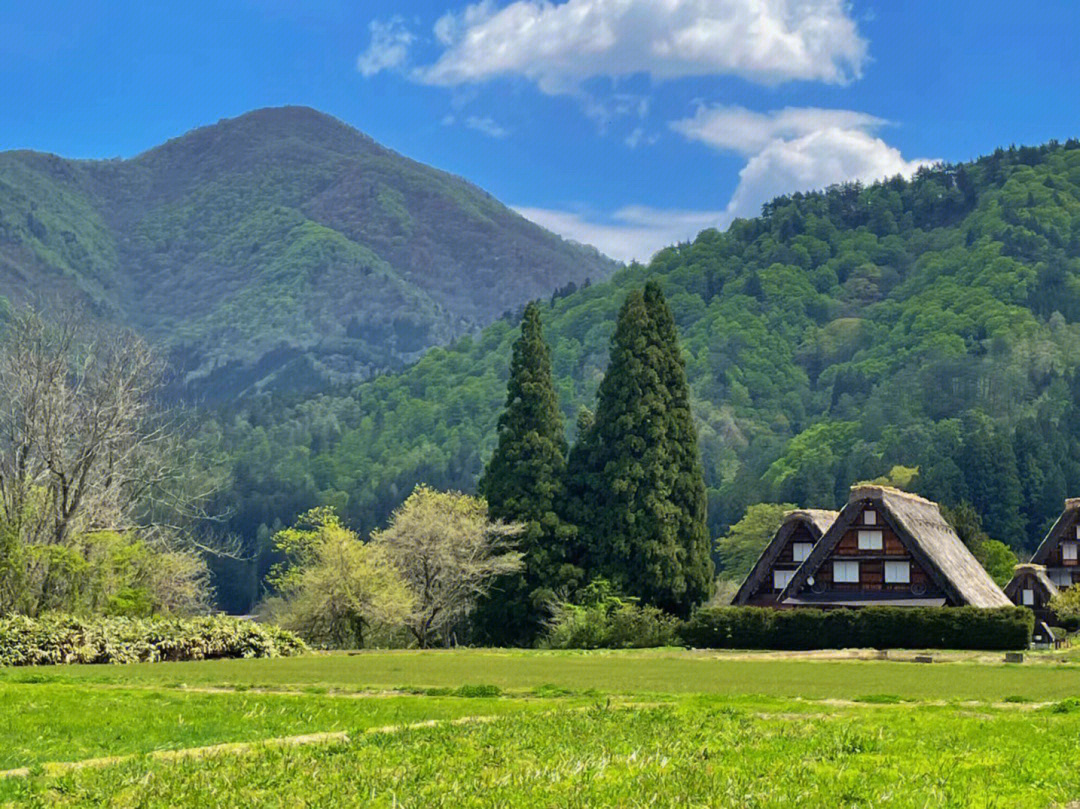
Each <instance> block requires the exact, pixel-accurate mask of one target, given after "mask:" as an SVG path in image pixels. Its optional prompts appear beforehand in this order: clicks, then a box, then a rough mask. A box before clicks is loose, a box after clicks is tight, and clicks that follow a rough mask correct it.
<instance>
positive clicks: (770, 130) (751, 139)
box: [670, 104, 887, 155]
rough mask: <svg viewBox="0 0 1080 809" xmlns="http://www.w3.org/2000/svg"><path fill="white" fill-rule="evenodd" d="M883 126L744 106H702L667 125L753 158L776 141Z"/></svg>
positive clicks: (813, 112)
mask: <svg viewBox="0 0 1080 809" xmlns="http://www.w3.org/2000/svg"><path fill="white" fill-rule="evenodd" d="M885 123H887V122H886V121H884V120H882V119H881V118H877V117H875V116H873V115H867V114H866V113H864V112H853V111H851V110H825V109H819V108H817V107H786V108H785V109H782V110H774V111H772V112H764V113H763V112H753V111H751V110H748V109H746V108H745V107H733V106H732V107H728V106H720V105H717V106H713V107H708V106H705V105H704V104H703V105H700V106H699V107H698V109H697V112H696V113H695V114H694V116H693V117H691V118H684V119H682V120H681V121H672V122H671V124H670V126H671V128H672V129H673V130H675V131H676V132H678V133H680V134H682V135H684V136H685V137H687V138H688V139H690V140H698V141H701V142H702V143H705V144H708V145H709V146H712V147H714V148H717V149H724V150H730V151H733V152H738V153H739V154H744V155H753V154H756V153H758V152H760V151H761V150H762V149H764V148H765V147H766V146H768V145H769V144H770V143H772V142H773V141H776V140H792V139H795V138H800V137H803V136H805V135H809V134H811V133H813V132H820V131H821V130H823V129H833V128H835V129H843V130H856V131H862V132H872V131H874V130H876V129H878V128H879V127H881V126H883V125H884V124H885Z"/></svg>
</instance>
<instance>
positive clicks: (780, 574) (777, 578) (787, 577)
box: [772, 570, 795, 590]
mask: <svg viewBox="0 0 1080 809" xmlns="http://www.w3.org/2000/svg"><path fill="white" fill-rule="evenodd" d="M794 575H795V571H794V570H774V571H773V572H772V584H773V588H774V589H776V590H783V589H784V588H785V587H787V586H788V582H789V581H791V577H792V576H794Z"/></svg>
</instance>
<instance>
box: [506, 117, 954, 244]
mask: <svg viewBox="0 0 1080 809" xmlns="http://www.w3.org/2000/svg"><path fill="white" fill-rule="evenodd" d="M884 124H885V121H883V120H881V119H879V118H875V117H874V116H872V115H867V114H864V113H859V112H851V111H849V110H824V109H816V108H805V109H784V110H778V111H774V112H769V113H756V112H752V111H750V110H746V109H743V108H741V107H711V108H709V107H702V108H699V109H698V111H697V113H696V114H695V115H694V116H692V117H691V118H687V119H685V120H682V121H675V122H672V124H671V128H672V129H673V130H674V131H676V132H679V133H680V134H682V135H684V136H685V137H687V138H690V139H693V140H698V141H701V142H703V143H706V144H708V145H710V146H712V147H713V148H716V149H719V150H723V151H729V152H736V153H738V154H741V155H744V156H745V157H746V158H747V160H746V164H745V165H744V166H743V168H742V171H740V172H739V180H738V183H737V185H736V187H735V191H734V193H733V194H732V196H731V199H730V201H729V202H728V203H727V206H726V207H725V208H724V209H723V210H718V211H685V210H674V211H669V210H659V209H655V208H647V207H641V206H631V207H626V208H623V209H621V210H619V211H616V212H615V213H614V214H613V215H611V216H610V217H595V216H586V215H583V214H581V213H577V212H567V211H556V210H549V209H538V208H519V209H518V210H519V211H520V212H521V213H522V215H524V216H525V217H527V218H529V219H532V220H533V221H534V222H537V223H538V224H541V225H543V226H544V227H546V228H548V229H549V230H552V231H554V232H555V233H558V234H560V235H562V236H565V237H566V238H570V239H574V240H575V241H579V242H584V243H586V244H592V245H595V246H596V247H597V248H598V249H599V250H600V251H601V252H603V253H606V254H607V255H609V256H611V257H612V258H617V259H621V260H623V261H629V260H631V259H638V260H639V261H646V260H648V259H649V258H650V257H651V256H652V255H653V254H654V253H655V252H656V251H657V250H659V249H660V248H662V247H664V246H666V245H669V244H673V243H675V242H679V241H686V240H688V239H692V238H693V237H694V236H696V235H697V233H698V232H699V231H701V230H703V229H704V228H707V227H719V228H725V227H727V226H728V225H729V224H731V221H732V220H733V219H735V218H738V217H753V216H757V215H758V214H760V213H761V206H762V205H763V204H764V203H766V202H768V201H769V200H771V199H773V198H775V197H777V196H779V195H781V194H789V193H793V192H795V191H814V190H818V189H822V188H826V187H828V186H830V185H833V184H835V183H841V182H850V181H855V180H858V181H862V182H873V181H875V180H880V179H883V178H886V177H893V176H895V175H897V174H902V175H905V176H908V175H911V174H913V173H914V172H915V171H916V170H917V169H918V168H919V167H920V166H923V165H927V164H929V163H932V162H934V161H930V160H907V159H905V158H904V156H903V155H902V154H901V153H900V150H899V149H897V148H895V147H893V146H890V145H889V144H887V143H886V142H885V141H883V140H882V139H881V138H880V137H878V136H877V135H876V134H875V132H876V130H877V129H879V128H880V127H882V126H883V125H884Z"/></svg>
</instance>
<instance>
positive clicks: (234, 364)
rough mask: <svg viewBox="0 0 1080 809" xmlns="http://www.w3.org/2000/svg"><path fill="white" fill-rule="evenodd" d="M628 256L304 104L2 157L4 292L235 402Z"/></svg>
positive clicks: (308, 380) (310, 381)
mask: <svg viewBox="0 0 1080 809" xmlns="http://www.w3.org/2000/svg"><path fill="white" fill-rule="evenodd" d="M614 267H615V265H614V263H613V262H610V261H609V260H607V259H605V258H603V257H602V256H600V255H599V254H598V253H597V252H596V251H595V250H593V249H592V248H585V247H581V246H578V245H574V244H570V243H568V242H564V241H563V240H562V239H560V238H559V237H557V236H555V235H554V234H552V233H549V232H547V231H545V230H543V229H542V228H540V227H538V226H536V225H534V224H532V223H530V222H528V221H526V220H525V219H523V218H522V217H520V216H519V215H517V214H516V213H514V212H513V211H511V210H509V209H508V208H506V207H505V206H503V205H501V204H500V203H499V202H497V201H496V200H495V199H493V198H492V197H491V196H490V195H488V194H486V193H485V192H483V191H481V190H480V189H478V188H476V187H475V186H472V185H470V184H469V183H467V182H465V181H463V180H461V179H459V178H457V177H453V176H451V175H449V174H446V173H444V172H441V171H437V170H435V169H432V168H429V167H427V166H423V165H421V164H419V163H415V162H413V161H411V160H408V159H406V158H404V157H402V156H400V155H398V154H396V153H394V152H392V151H390V150H388V149H386V148H384V147H382V146H380V145H379V144H377V143H375V142H374V141H373V140H371V139H370V138H368V137H367V136H365V135H362V134H361V133H360V132H357V131H356V130H355V129H352V128H351V127H349V126H346V125H345V124H343V123H341V122H340V121H337V120H336V119H333V118H331V117H329V116H327V115H323V114H321V113H318V112H316V111H314V110H311V109H308V108H302V107H284V108H277V109H265V110H258V111H255V112H251V113H248V114H246V115H243V116H240V117H239V118H234V119H231V120H226V121H221V122H219V123H218V124H215V125H213V126H208V127H204V128H202V129H197V130H195V131H193V132H189V133H188V134H186V135H184V136H182V137H179V138H176V139H175V140H171V141H169V142H168V143H166V144H164V145H162V146H159V147H157V148H155V149H152V150H150V151H148V152H145V153H143V154H140V155H138V156H137V157H134V158H132V159H130V160H107V161H81V160H65V159H62V158H59V157H56V156H53V155H46V154H40V153H36V152H6V153H0V290H2V293H3V294H4V295H5V296H7V297H8V298H10V299H12V300H13V301H14V302H19V301H23V300H34V299H36V300H38V301H44V302H46V303H54V304H55V303H56V302H62V303H67V302H70V301H72V300H80V301H82V302H84V303H85V304H86V305H87V308H88V310H89V311H90V312H92V313H93V314H94V315H96V316H98V317H100V318H102V319H104V320H106V321H109V322H119V323H123V324H125V325H132V326H134V327H136V328H137V329H139V330H140V331H141V332H143V333H144V334H145V335H147V336H148V337H149V338H150V339H151V340H152V341H154V342H155V343H156V344H158V345H159V346H161V347H163V348H164V349H165V351H166V352H167V353H168V355H169V357H170V359H171V360H172V363H173V366H174V368H176V369H177V370H178V371H179V372H180V373H179V377H178V382H179V383H180V384H181V385H182V386H183V387H184V388H186V390H187V392H189V393H193V394H196V395H198V396H206V397H214V398H225V397H228V396H231V395H234V394H236V393H239V392H242V391H245V390H249V389H252V388H253V387H254V388H258V387H267V388H278V389H286V390H297V389H308V388H313V387H322V386H323V385H325V383H326V382H327V381H330V382H339V383H340V382H342V381H350V380H351V381H355V380H357V379H361V378H365V377H367V376H370V375H371V374H372V373H373V372H377V371H381V370H385V369H388V368H395V367H397V368H400V367H401V366H402V365H403V364H404V363H405V362H407V361H410V360H412V359H415V358H416V357H417V356H419V355H420V353H421V352H423V351H424V350H425V349H427V348H429V347H431V346H433V345H438V344H442V343H446V342H448V341H450V340H452V339H453V338H455V337H457V336H459V335H461V334H465V333H469V332H471V331H474V330H475V329H477V328H479V327H480V326H484V325H487V324H488V323H490V322H491V321H492V320H494V319H495V318H497V317H498V316H499V315H500V314H501V313H503V312H505V311H506V310H507V309H509V308H512V307H515V306H518V305H520V304H521V303H522V302H523V301H526V300H528V299H529V298H531V297H534V296H536V295H546V294H550V292H551V290H553V289H556V288H559V287H562V286H564V285H566V284H568V283H571V282H572V283H575V284H581V283H583V282H584V281H585V280H586V279H588V278H591V279H592V280H594V281H595V280H600V279H603V278H605V277H606V276H607V275H609V274H610V272H611V271H612V270H613V269H614Z"/></svg>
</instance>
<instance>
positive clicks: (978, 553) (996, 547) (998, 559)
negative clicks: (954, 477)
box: [942, 502, 1020, 587]
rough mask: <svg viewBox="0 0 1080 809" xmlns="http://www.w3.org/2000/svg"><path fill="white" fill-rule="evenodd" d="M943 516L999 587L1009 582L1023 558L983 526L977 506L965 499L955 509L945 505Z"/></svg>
mask: <svg viewBox="0 0 1080 809" xmlns="http://www.w3.org/2000/svg"><path fill="white" fill-rule="evenodd" d="M942 516H944V517H945V519H946V520H947V521H948V522H949V524H950V525H952V527H953V530H954V531H956V535H957V536H958V537H960V540H961V542H963V543H964V545H966V546H967V548H968V550H969V551H971V553H972V555H974V557H975V558H976V559H978V560H979V564H981V565H982V566H983V567H984V568H985V569H986V572H987V573H989V574H990V578H992V579H993V580H994V581H995V582H997V584H998V586H999V587H1004V586H1005V585H1006V584H1008V583H1009V581H1010V580H1011V579H1012V577H1013V573H1014V568H1015V567H1016V564H1017V562H1019V561H1020V560H1019V559H1018V558H1017V556H1016V554H1015V553H1014V552H1013V551H1012V549H1011V548H1010V547H1009V546H1008V545H1006V544H1005V543H1004V542H1000V541H998V540H996V539H991V538H990V537H989V536H987V534H986V532H985V531H984V530H983V527H982V517H980V516H979V512H978V511H977V510H976V509H975V507H974V506H972V505H971V504H970V503H966V502H961V503H959V504H958V505H956V506H955V507H954V508H949V507H948V506H943V507H942Z"/></svg>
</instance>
